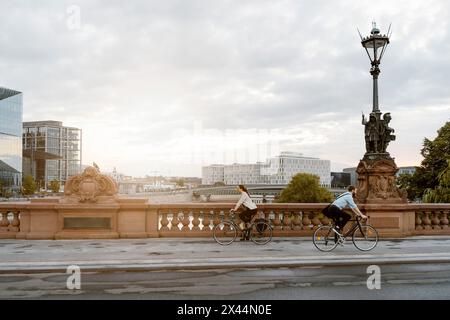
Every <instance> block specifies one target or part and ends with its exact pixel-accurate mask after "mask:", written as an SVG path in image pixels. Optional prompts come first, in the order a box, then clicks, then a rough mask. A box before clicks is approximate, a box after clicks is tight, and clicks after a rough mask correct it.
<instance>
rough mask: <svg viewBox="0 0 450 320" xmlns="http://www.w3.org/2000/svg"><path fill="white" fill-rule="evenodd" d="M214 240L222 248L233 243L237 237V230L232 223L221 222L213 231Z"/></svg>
mask: <svg viewBox="0 0 450 320" xmlns="http://www.w3.org/2000/svg"><path fill="white" fill-rule="evenodd" d="M213 236H214V240H215V241H216V242H217V243H218V244H221V245H223V246H227V245H229V244H231V243H233V241H234V240H236V237H237V230H236V226H235V225H234V223H231V222H230V221H222V222H221V223H219V224H218V225H217V226H215V227H214V229H213Z"/></svg>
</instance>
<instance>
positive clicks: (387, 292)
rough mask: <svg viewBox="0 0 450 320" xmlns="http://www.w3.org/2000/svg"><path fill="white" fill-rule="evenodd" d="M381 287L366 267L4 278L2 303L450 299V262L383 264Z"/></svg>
mask: <svg viewBox="0 0 450 320" xmlns="http://www.w3.org/2000/svg"><path fill="white" fill-rule="evenodd" d="M380 268H381V289H379V290H377V289H373V290H369V289H368V288H367V279H368V277H369V274H368V273H367V266H364V265H361V266H323V267H304V268H281V269H227V270H205V271H201V270H197V271H148V272H109V273H82V274H81V290H73V291H72V290H68V289H67V287H66V280H67V278H68V276H69V275H66V274H17V275H14V274H1V275H0V298H1V299H170V300H177V299H276V300H278V299H281V300H290V299H299V300H307V299H314V300H319V299H320V300H323V299H418V300H423V299H450V264H399V265H382V266H380Z"/></svg>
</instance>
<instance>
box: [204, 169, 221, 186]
mask: <svg viewBox="0 0 450 320" xmlns="http://www.w3.org/2000/svg"><path fill="white" fill-rule="evenodd" d="M224 169H225V166H224V165H221V164H213V165H210V166H206V167H202V184H204V185H213V184H215V183H216V182H224Z"/></svg>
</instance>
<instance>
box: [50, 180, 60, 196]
mask: <svg viewBox="0 0 450 320" xmlns="http://www.w3.org/2000/svg"><path fill="white" fill-rule="evenodd" d="M60 188H61V184H60V183H59V181H58V180H53V181H51V182H50V190H52V192H53V193H58V192H59V189H60Z"/></svg>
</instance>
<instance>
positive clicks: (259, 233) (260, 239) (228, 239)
mask: <svg viewBox="0 0 450 320" xmlns="http://www.w3.org/2000/svg"><path fill="white" fill-rule="evenodd" d="M234 220H235V214H234V212H233V211H231V210H230V219H228V220H223V221H222V222H221V223H219V224H218V225H216V226H215V227H214V229H213V237H214V240H215V241H216V242H217V243H218V244H220V245H223V246H227V245H230V244H232V243H233V242H234V241H235V240H236V238H237V236H238V233H239V234H242V235H243V237H244V238H245V239H247V240H248V239H250V240H251V241H252V242H253V243H255V244H259V245H263V244H266V243H268V242H269V241H271V240H272V226H271V225H270V224H269V223H268V222H267V221H266V220H265V219H255V218H253V219H252V222H251V224H250V226H249V227H248V228H244V229H242V228H241V227H240V226H239V225H238V224H237V223H236V222H235V221H234Z"/></svg>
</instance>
